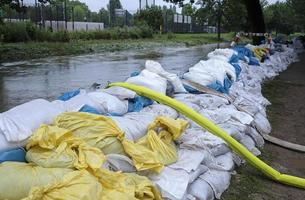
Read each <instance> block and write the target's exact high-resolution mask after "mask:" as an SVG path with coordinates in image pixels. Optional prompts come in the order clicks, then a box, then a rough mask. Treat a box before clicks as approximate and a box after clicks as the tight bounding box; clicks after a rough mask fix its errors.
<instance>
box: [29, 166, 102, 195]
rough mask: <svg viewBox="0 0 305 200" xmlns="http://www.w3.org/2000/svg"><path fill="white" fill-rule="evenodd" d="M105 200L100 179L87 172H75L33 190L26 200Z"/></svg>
mask: <svg viewBox="0 0 305 200" xmlns="http://www.w3.org/2000/svg"><path fill="white" fill-rule="evenodd" d="M98 199H103V187H102V185H101V183H100V182H99V181H98V178H96V177H95V176H93V175H91V174H90V173H89V172H88V171H86V170H81V171H74V172H71V173H69V174H67V175H65V176H64V177H63V178H62V180H61V181H57V182H53V183H50V184H48V185H46V186H43V187H34V188H32V189H31V191H30V193H29V195H28V197H26V198H24V200H98Z"/></svg>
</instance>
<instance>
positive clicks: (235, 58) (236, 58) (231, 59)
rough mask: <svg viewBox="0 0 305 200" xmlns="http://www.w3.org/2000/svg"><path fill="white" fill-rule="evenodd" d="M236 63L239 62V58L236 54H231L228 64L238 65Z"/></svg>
mask: <svg viewBox="0 0 305 200" xmlns="http://www.w3.org/2000/svg"><path fill="white" fill-rule="evenodd" d="M238 61H239V56H238V55H236V54H233V55H232V56H231V58H230V61H229V63H238Z"/></svg>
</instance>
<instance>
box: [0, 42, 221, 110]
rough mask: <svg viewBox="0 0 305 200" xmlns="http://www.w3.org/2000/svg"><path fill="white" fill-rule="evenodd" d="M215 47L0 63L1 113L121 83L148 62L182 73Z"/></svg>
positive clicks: (161, 49) (205, 46)
mask: <svg viewBox="0 0 305 200" xmlns="http://www.w3.org/2000/svg"><path fill="white" fill-rule="evenodd" d="M224 45H225V44H222V46H224ZM215 48H216V45H204V46H200V47H192V48H159V49H153V50H147V49H146V50H137V51H125V52H122V51H121V52H114V53H102V54H91V55H82V56H61V57H52V58H43V59H35V60H30V61H23V62H13V63H2V64H0V97H1V98H0V111H5V110H8V109H10V108H12V107H14V106H16V105H19V104H21V103H25V102H27V101H30V100H32V99H36V98H44V99H47V100H54V99H56V98H57V97H58V96H59V95H60V94H62V93H64V92H67V91H70V90H74V89H78V88H85V89H88V88H90V86H92V84H93V83H100V84H102V85H106V84H107V82H108V81H111V82H115V81H124V80H125V79H126V78H127V77H129V75H130V74H131V73H132V72H134V71H139V70H141V69H143V67H144V63H145V61H146V60H147V59H153V60H156V61H159V62H160V63H161V64H162V66H163V67H164V68H165V69H166V70H167V71H169V72H174V73H178V74H182V73H183V72H185V71H187V69H188V68H189V67H191V66H192V65H194V64H195V63H197V62H198V61H199V60H201V59H205V58H206V55H207V54H208V53H209V52H210V51H212V50H213V49H215Z"/></svg>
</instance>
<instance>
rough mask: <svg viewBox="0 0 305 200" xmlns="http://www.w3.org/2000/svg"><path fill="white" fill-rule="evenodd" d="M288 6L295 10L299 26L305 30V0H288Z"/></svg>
mask: <svg viewBox="0 0 305 200" xmlns="http://www.w3.org/2000/svg"><path fill="white" fill-rule="evenodd" d="M287 4H288V6H289V7H290V8H291V9H292V10H293V11H294V14H295V19H296V23H297V25H298V26H299V28H300V29H301V30H302V31H304V30H305V12H304V10H305V1H304V0H287Z"/></svg>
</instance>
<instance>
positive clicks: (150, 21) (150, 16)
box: [134, 6, 163, 31]
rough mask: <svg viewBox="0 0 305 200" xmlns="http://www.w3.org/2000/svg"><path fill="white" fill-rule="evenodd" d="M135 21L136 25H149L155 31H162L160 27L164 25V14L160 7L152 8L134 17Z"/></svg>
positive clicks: (139, 12)
mask: <svg viewBox="0 0 305 200" xmlns="http://www.w3.org/2000/svg"><path fill="white" fill-rule="evenodd" d="M134 19H135V23H136V24H147V25H148V26H150V27H151V28H152V29H153V30H154V31H158V30H160V26H162V25H163V13H162V10H161V8H160V7H158V6H152V7H149V8H146V9H145V10H141V11H138V12H137V13H136V14H135V15H134Z"/></svg>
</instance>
